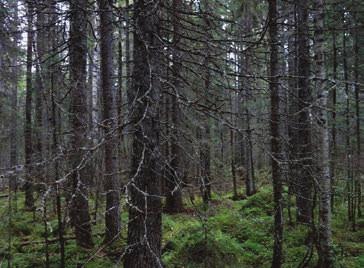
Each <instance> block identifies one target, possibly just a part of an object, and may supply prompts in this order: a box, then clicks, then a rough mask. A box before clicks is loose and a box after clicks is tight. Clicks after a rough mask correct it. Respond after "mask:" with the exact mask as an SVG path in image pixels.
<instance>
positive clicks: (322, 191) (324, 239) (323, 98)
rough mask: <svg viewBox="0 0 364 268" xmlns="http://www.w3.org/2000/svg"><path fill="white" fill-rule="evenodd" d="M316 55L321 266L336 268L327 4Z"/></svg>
mask: <svg viewBox="0 0 364 268" xmlns="http://www.w3.org/2000/svg"><path fill="white" fill-rule="evenodd" d="M314 7H315V11H314V14H313V15H314V26H315V34H314V53H315V69H316V70H315V88H316V93H317V96H318V105H317V109H318V111H317V117H316V118H317V127H318V131H317V132H318V133H317V138H318V143H317V144H318V145H319V146H320V148H318V150H317V154H318V157H317V159H318V169H319V173H318V179H317V180H318V187H319V189H318V193H319V227H318V242H319V244H318V255H319V261H318V266H317V267H321V268H331V267H333V266H334V258H333V252H332V238H331V236H332V235H331V205H330V202H331V198H330V193H331V178H330V140H329V126H328V112H327V107H328V105H327V104H328V95H329V91H328V87H327V85H326V82H325V78H326V77H325V76H326V75H325V66H324V1H323V0H315V1H314Z"/></svg>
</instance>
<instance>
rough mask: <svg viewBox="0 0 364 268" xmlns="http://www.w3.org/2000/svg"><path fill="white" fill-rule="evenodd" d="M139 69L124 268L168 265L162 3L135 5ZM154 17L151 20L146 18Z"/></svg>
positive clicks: (132, 97)
mask: <svg viewBox="0 0 364 268" xmlns="http://www.w3.org/2000/svg"><path fill="white" fill-rule="evenodd" d="M134 8H135V11H134V22H135V27H136V29H135V32H134V38H133V39H134V64H133V65H134V71H133V77H132V87H131V88H129V89H128V99H129V103H130V107H129V110H130V114H131V115H132V117H131V121H132V123H133V130H132V131H133V132H132V133H133V136H134V138H133V145H132V147H133V156H132V166H131V175H130V176H131V178H130V180H129V182H128V185H127V189H128V194H129V223H128V249H127V252H126V256H125V261H124V266H125V267H128V268H133V267H135V268H139V267H144V268H155V267H162V263H161V238H162V229H161V224H162V217H161V216H162V214H161V210H162V202H161V196H160V195H161V179H160V173H161V166H160V165H161V164H160V161H159V160H160V157H161V153H160V144H159V143H160V142H159V141H160V122H159V103H160V98H161V97H160V96H161V83H160V80H159V79H160V72H161V56H162V54H161V49H162V44H161V41H160V39H159V32H160V18H159V14H160V12H161V3H160V1H156V0H152V1H146V0H138V1H136V2H135V3H134ZM146 14H148V16H146Z"/></svg>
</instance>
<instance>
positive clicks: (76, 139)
mask: <svg viewBox="0 0 364 268" xmlns="http://www.w3.org/2000/svg"><path fill="white" fill-rule="evenodd" d="M86 8H87V0H70V12H71V14H70V40H69V54H70V81H71V93H70V94H71V106H70V109H71V111H70V125H71V129H72V136H71V141H70V143H71V155H70V166H71V168H72V175H71V180H72V197H71V210H70V216H71V220H72V224H73V227H74V228H75V236H76V243H77V244H78V245H79V246H82V247H85V248H91V247H92V246H93V242H92V236H91V222H90V215H89V205H88V191H87V186H88V185H87V184H88V183H89V182H88V179H89V176H90V174H89V172H88V170H86V169H85V162H87V159H86V158H87V151H86V150H85V148H86V146H87V122H88V117H87V102H86V100H87V92H86V55H87V12H86Z"/></svg>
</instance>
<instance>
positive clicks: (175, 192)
mask: <svg viewBox="0 0 364 268" xmlns="http://www.w3.org/2000/svg"><path fill="white" fill-rule="evenodd" d="M172 4H173V7H172V8H173V11H172V12H173V14H172V25H173V41H172V43H173V48H172V57H173V65H172V78H173V81H172V83H173V92H172V96H171V98H172V107H171V108H172V109H171V117H172V118H171V119H172V129H171V132H172V133H171V162H170V169H171V170H170V171H169V172H167V173H168V174H170V175H171V176H169V178H167V181H166V186H167V193H166V194H167V196H166V205H165V211H166V212H169V213H179V212H182V211H183V202H182V183H183V174H182V167H181V156H182V150H181V149H180V146H181V145H180V142H181V141H180V138H179V135H178V134H179V131H180V127H181V126H180V125H181V124H180V121H181V114H180V113H181V111H180V107H179V103H178V98H179V95H180V94H181V93H182V92H181V89H182V88H181V82H180V76H181V68H182V55H181V52H180V51H179V45H180V36H179V35H180V34H181V33H180V28H181V27H180V18H179V14H178V11H179V10H181V9H182V0H173V3H172Z"/></svg>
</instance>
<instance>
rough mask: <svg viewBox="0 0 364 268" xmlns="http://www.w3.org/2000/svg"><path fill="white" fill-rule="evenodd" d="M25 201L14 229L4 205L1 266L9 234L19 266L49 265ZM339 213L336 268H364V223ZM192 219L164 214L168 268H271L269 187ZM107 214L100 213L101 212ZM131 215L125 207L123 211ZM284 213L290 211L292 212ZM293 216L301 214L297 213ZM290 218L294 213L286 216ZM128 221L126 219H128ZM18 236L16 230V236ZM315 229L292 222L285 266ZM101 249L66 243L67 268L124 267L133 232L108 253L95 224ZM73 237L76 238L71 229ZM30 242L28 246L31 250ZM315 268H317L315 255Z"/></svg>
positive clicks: (225, 198) (51, 223) (197, 206)
mask: <svg viewBox="0 0 364 268" xmlns="http://www.w3.org/2000/svg"><path fill="white" fill-rule="evenodd" d="M22 203H23V196H22V195H19V196H18V208H17V211H16V212H14V211H13V214H12V220H11V224H9V217H8V216H9V214H8V200H7V199H6V198H5V199H1V200H0V217H1V218H0V267H7V259H8V256H9V248H8V245H9V240H8V239H9V234H11V256H12V264H13V267H19V268H26V267H44V262H45V247H44V244H43V243H41V242H42V241H44V234H45V233H44V224H43V223H42V213H41V211H36V213H35V220H34V218H33V217H34V215H33V213H32V212H27V211H25V210H24V209H23V208H22V206H21V204H22ZM337 204H338V205H337V206H336V208H335V213H334V215H333V238H334V250H335V256H336V265H337V267H345V268H346V267H348V268H349V267H358V268H359V267H364V246H363V242H364V228H363V227H364V219H359V220H358V222H357V225H358V226H357V231H355V232H353V231H351V227H350V225H349V224H348V222H347V215H346V207H345V202H337ZM186 206H187V209H186V213H183V214H178V215H164V216H163V261H164V263H165V266H166V267H209V268H214V267H255V268H257V267H270V261H271V257H272V247H273V236H272V233H273V220H272V215H273V200H272V192H271V187H270V186H263V187H261V188H260V189H259V192H258V193H257V194H255V195H254V196H251V197H249V198H247V199H244V200H239V201H233V200H232V199H231V194H224V195H214V196H213V201H212V202H211V205H210V207H209V208H206V207H204V206H203V205H202V203H201V200H199V199H198V198H197V200H195V202H194V204H190V203H188V202H186ZM102 209H103V208H100V210H99V211H102ZM48 210H49V212H50V213H49V218H48V223H47V226H48V232H49V239H50V240H54V239H56V238H57V231H58V230H57V220H56V215H55V214H54V213H53V208H52V204H50V205H49V208H48ZM124 211H125V208H124ZM285 214H287V210H286V209H285ZM292 215H294V210H292ZM285 216H286V217H285V218H287V215H285ZM122 222H123V224H124V225H125V224H126V222H127V214H126V213H123V214H122ZM10 231H11V232H10ZM309 231H310V230H309V228H308V227H306V226H302V225H297V224H293V225H289V224H288V223H285V232H284V267H287V268H288V267H297V266H298V264H299V263H300V262H301V261H302V259H303V258H304V256H305V254H306V253H307V251H308V247H307V246H306V241H307V234H308V232H309ZM93 232H94V234H96V235H95V236H94V242H95V247H94V249H92V250H84V249H81V248H79V247H77V246H76V244H75V241H74V240H72V239H70V240H67V243H66V264H67V265H66V267H77V265H78V264H82V265H83V266H81V267H89V268H94V267H121V266H122V265H121V263H122V260H121V254H122V252H123V248H124V246H125V241H126V230H125V228H123V231H122V234H121V239H120V241H117V242H116V243H115V245H113V246H112V247H106V248H103V246H102V241H103V235H102V233H103V217H102V215H100V216H99V217H98V219H97V222H96V224H95V225H93ZM66 237H72V231H71V230H70V228H68V229H67V233H66ZM27 243H28V244H27ZM49 252H50V262H51V267H58V263H59V253H58V244H57V243H51V244H50V246H49ZM313 252H314V253H313V255H312V258H311V261H310V264H309V265H310V266H309V267H314V265H315V263H316V261H317V256H316V253H315V249H314V251H313Z"/></svg>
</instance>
